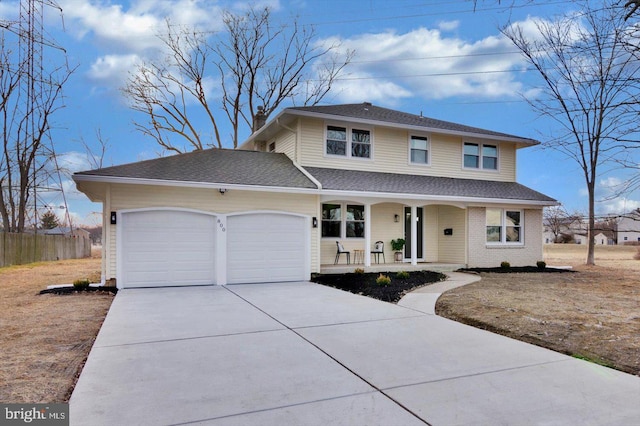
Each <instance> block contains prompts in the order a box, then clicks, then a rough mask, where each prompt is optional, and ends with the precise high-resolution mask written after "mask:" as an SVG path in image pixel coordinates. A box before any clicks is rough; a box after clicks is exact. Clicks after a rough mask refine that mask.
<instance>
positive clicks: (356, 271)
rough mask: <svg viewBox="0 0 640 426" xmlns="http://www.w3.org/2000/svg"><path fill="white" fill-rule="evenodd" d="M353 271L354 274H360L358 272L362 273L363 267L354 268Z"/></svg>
mask: <svg viewBox="0 0 640 426" xmlns="http://www.w3.org/2000/svg"><path fill="white" fill-rule="evenodd" d="M353 273H354V274H359V275H360V274H364V269H362V268H356V270H355V271H353Z"/></svg>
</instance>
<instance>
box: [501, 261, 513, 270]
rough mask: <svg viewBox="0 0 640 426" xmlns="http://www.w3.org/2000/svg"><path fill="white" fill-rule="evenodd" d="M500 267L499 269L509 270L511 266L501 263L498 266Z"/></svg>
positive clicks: (507, 263)
mask: <svg viewBox="0 0 640 426" xmlns="http://www.w3.org/2000/svg"><path fill="white" fill-rule="evenodd" d="M500 267H501V268H502V269H510V268H511V264H510V263H509V262H502V263H501V264H500Z"/></svg>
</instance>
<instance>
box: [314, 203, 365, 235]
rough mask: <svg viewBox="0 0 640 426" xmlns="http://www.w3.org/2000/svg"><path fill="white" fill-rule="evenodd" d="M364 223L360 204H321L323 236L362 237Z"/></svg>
mask: <svg viewBox="0 0 640 426" xmlns="http://www.w3.org/2000/svg"><path fill="white" fill-rule="evenodd" d="M343 212H346V214H343ZM364 224H365V217H364V206H362V205H358V204H323V205H322V237H323V238H364Z"/></svg>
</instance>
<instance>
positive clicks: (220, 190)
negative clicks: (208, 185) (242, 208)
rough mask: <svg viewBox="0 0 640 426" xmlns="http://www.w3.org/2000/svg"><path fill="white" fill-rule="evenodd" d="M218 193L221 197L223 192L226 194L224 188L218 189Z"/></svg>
mask: <svg viewBox="0 0 640 426" xmlns="http://www.w3.org/2000/svg"><path fill="white" fill-rule="evenodd" d="M218 191H219V192H220V193H221V194H222V195H224V193H225V192H227V190H226V188H220V189H218Z"/></svg>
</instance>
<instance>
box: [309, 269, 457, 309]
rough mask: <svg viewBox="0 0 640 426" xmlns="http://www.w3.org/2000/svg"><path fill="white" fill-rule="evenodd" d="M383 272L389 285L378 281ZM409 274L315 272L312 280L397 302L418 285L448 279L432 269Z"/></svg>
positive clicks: (385, 300) (421, 285)
mask: <svg viewBox="0 0 640 426" xmlns="http://www.w3.org/2000/svg"><path fill="white" fill-rule="evenodd" d="M381 274H382V275H386V276H388V277H389V278H391V283H390V284H389V285H379V284H377V283H376V278H378V277H379V276H380V275H381ZM408 274H409V277H408V278H399V277H398V273H397V272H382V273H380V272H368V273H348V274H315V275H313V276H312V277H311V281H313V282H315V283H318V284H323V285H326V286H329V287H334V288H338V289H340V290H345V291H349V292H351V293H355V294H361V295H363V296H368V297H373V298H375V299H378V300H382V301H384V302H391V303H397V302H398V301H399V300H400V299H402V296H404V295H405V294H407V293H408V292H410V291H412V290H414V289H416V288H418V287H423V286H425V285H428V284H433V283H436V282H440V281H444V280H445V279H446V275H444V274H441V273H439V272H432V271H412V272H408Z"/></svg>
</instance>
